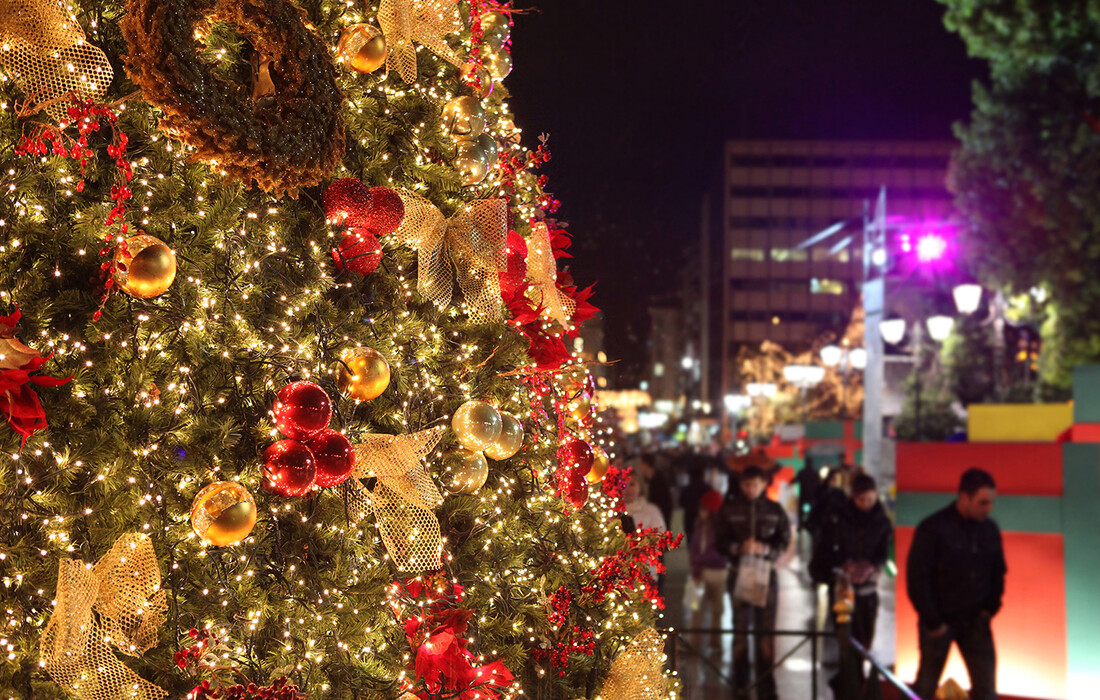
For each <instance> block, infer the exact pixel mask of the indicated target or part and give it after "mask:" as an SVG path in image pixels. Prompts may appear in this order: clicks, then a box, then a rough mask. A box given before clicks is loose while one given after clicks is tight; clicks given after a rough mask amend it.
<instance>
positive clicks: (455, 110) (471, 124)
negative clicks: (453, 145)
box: [443, 95, 485, 139]
mask: <svg viewBox="0 0 1100 700" xmlns="http://www.w3.org/2000/svg"><path fill="white" fill-rule="evenodd" d="M443 131H444V133H446V134H448V135H449V136H452V137H454V138H467V139H476V138H477V137H478V136H480V135H481V132H483V131H485V108H484V107H482V106H481V100H479V99H477V98H476V97H470V96H469V95H463V96H462V97H456V98H454V99H453V100H449V101H448V102H447V104H445V105H444V106H443Z"/></svg>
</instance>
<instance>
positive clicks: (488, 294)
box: [394, 190, 508, 321]
mask: <svg viewBox="0 0 1100 700" xmlns="http://www.w3.org/2000/svg"><path fill="white" fill-rule="evenodd" d="M397 193H398V194H399V195H400V196H401V201H402V202H403V203H404V204H405V219H404V220H403V221H402V222H401V227H400V228H398V229H397V231H396V232H395V233H394V235H395V236H397V238H398V239H399V240H401V241H404V242H405V243H407V244H408V245H410V246H412V247H413V248H415V249H416V264H417V280H416V288H417V289H418V290H419V291H420V293H421V294H423V295H424V296H425V297H427V298H428V299H430V300H432V301H433V302H435V304H437V305H438V306H441V307H442V306H447V305H448V304H450V303H451V297H452V295H453V294H454V283H453V282H452V281H451V277H452V268H453V269H454V272H453V275H454V276H455V277H456V278H457V279H458V287H459V289H461V290H462V296H463V298H465V300H466V305H467V306H468V307H469V308H470V316H471V317H473V318H474V319H477V320H481V321H502V320H504V314H503V312H502V310H501V297H500V272H501V271H502V270H507V269H508V257H507V255H508V254H507V250H506V249H505V241H506V240H507V238H508V203H507V200H504V199H479V200H477V201H474V202H470V203H469V204H467V205H465V206H464V207H463V208H462V210H461V211H459V212H458V213H457V214H455V215H454V216H452V217H451V218H449V219H446V218H444V217H443V213H442V212H441V211H439V209H437V208H436V206H435V205H434V204H432V203H431V202H429V201H428V200H427V199H425V198H424V197H421V196H420V195H418V194H417V193H415V192H410V191H409V190H398V191H397Z"/></svg>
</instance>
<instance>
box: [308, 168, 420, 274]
mask: <svg viewBox="0 0 1100 700" xmlns="http://www.w3.org/2000/svg"><path fill="white" fill-rule="evenodd" d="M321 204H322V206H323V207H324V210H325V219H326V220H327V221H328V222H329V223H331V224H333V225H334V226H338V227H340V228H341V229H343V230H344V231H345V233H344V235H343V238H342V239H341V240H340V242H339V243H338V244H337V245H336V247H335V248H333V249H332V262H333V263H334V264H335V265H336V269H337V270H339V271H341V272H343V271H344V270H345V269H347V270H351V271H352V272H356V273H358V274H360V275H367V274H370V273H371V272H374V270H375V269H376V268H377V267H378V265H379V263H381V262H382V246H381V245H380V244H379V243H378V239H379V238H380V237H381V236H385V235H388V234H391V233H393V232H394V231H396V230H397V229H398V228H399V227H400V226H401V222H402V221H403V220H404V219H405V204H404V203H403V202H402V201H401V197H399V196H398V194H397V193H396V192H394V191H393V190H391V189H390V188H388V187H368V186H367V185H365V184H363V183H362V182H360V181H359V180H356V179H355V178H353V177H344V178H340V179H339V180H336V181H335V182H333V183H332V184H331V185H329V186H328V187H327V188H325V193H324V195H323V196H322V201H321Z"/></svg>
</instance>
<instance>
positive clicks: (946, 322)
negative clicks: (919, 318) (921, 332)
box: [925, 314, 955, 343]
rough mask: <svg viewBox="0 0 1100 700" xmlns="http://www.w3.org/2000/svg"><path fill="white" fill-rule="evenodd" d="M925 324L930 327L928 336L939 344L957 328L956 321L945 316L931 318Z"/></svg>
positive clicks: (938, 315) (937, 315) (939, 315)
mask: <svg viewBox="0 0 1100 700" xmlns="http://www.w3.org/2000/svg"><path fill="white" fill-rule="evenodd" d="M925 324H926V325H927V326H928V335H930V336H931V337H932V340H934V341H936V342H937V343H942V342H943V341H945V340H947V337H948V336H949V335H951V329H953V328H954V327H955V319H953V318H951V317H950V316H944V315H943V314H936V315H935V316H930V317H929V318H928V320H927V321H925Z"/></svg>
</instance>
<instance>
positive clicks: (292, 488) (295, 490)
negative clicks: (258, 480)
mask: <svg viewBox="0 0 1100 700" xmlns="http://www.w3.org/2000/svg"><path fill="white" fill-rule="evenodd" d="M315 473H316V466H315V463H314V460H313V453H312V452H310V451H309V448H308V447H306V446H305V445H303V444H302V443H300V442H298V441H297V440H280V441H279V442H277V443H275V444H274V445H272V446H271V447H268V448H267V449H266V450H264V488H265V489H267V490H268V491H270V492H272V493H277V494H279V495H280V496H287V497H290V496H302V495H305V494H306V493H308V492H309V490H310V488H312V486H313V477H314V475H315Z"/></svg>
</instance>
